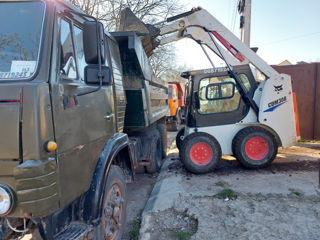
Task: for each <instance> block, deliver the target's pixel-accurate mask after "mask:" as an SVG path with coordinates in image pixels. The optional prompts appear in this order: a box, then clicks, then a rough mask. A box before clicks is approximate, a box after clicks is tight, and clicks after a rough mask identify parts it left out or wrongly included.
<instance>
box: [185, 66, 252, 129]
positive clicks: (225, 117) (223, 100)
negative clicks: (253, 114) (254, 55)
mask: <svg viewBox="0 0 320 240" xmlns="http://www.w3.org/2000/svg"><path fill="white" fill-rule="evenodd" d="M234 70H235V71H236V72H237V75H238V76H239V78H240V80H241V81H242V83H243V84H244V86H245V87H246V90H247V91H248V92H249V94H250V95H251V96H253V94H254V91H255V89H256V82H255V80H254V77H253V75H252V73H251V70H250V67H249V65H242V66H236V67H234ZM217 84H218V85H217ZM217 86H221V87H219V91H220V95H221V96H220V97H219V95H218V93H217V92H216V91H217V90H218V87H217ZM238 88H239V87H238V86H237V84H236V81H235V80H234V79H233V78H232V77H230V75H229V74H228V71H227V69H226V68H216V69H208V70H203V72H202V73H200V74H196V75H194V76H193V93H194V95H195V97H194V103H193V107H194V108H195V111H193V112H192V115H193V116H192V117H191V119H192V121H191V122H190V127H208V126H216V125H225V124H233V123H236V122H239V121H240V120H242V119H243V118H244V117H245V116H246V115H247V114H248V112H249V109H250V106H249V105H247V104H246V103H245V102H244V101H243V99H242V97H241V96H240V93H239V91H238ZM215 96H217V97H215ZM196 102H197V103H196ZM196 105H198V106H196Z"/></svg>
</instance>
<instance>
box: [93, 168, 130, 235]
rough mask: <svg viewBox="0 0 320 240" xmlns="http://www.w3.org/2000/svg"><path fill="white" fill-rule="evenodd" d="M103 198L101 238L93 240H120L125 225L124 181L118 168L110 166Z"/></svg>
mask: <svg viewBox="0 0 320 240" xmlns="http://www.w3.org/2000/svg"><path fill="white" fill-rule="evenodd" d="M105 184H106V186H105V190H104V196H103V208H102V209H103V210H102V211H103V212H102V221H101V224H100V226H101V228H102V229H101V230H102V231H98V232H97V233H99V232H101V233H102V234H103V237H102V236H95V238H94V239H105V240H110V239H112V240H113V239H114V240H121V238H122V234H123V231H124V226H125V223H126V206H127V201H126V191H127V189H126V180H125V176H124V173H123V171H122V169H121V168H120V167H119V166H116V165H111V168H110V170H109V173H108V179H107V182H106V183H105Z"/></svg>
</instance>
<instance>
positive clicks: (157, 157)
mask: <svg viewBox="0 0 320 240" xmlns="http://www.w3.org/2000/svg"><path fill="white" fill-rule="evenodd" d="M159 135H160V134H159V132H158V131H157V134H156V136H155V138H154V141H153V142H152V143H151V154H150V165H149V166H146V169H147V172H148V173H156V172H159V171H160V167H161V162H162V144H161V138H160V136H159Z"/></svg>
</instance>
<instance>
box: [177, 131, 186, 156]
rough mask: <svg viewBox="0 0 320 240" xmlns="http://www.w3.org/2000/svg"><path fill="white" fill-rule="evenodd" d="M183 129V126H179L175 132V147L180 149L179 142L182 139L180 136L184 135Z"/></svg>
mask: <svg viewBox="0 0 320 240" xmlns="http://www.w3.org/2000/svg"><path fill="white" fill-rule="evenodd" d="M184 129H185V127H183V128H181V129H180V130H179V132H178V133H177V136H176V145H177V148H178V149H179V151H180V148H181V143H182V141H183V140H182V139H181V136H182V135H184Z"/></svg>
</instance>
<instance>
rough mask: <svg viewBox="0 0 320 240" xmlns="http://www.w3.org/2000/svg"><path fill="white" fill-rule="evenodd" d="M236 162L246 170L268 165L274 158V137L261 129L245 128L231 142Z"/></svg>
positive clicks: (275, 153)
mask: <svg viewBox="0 0 320 240" xmlns="http://www.w3.org/2000/svg"><path fill="white" fill-rule="evenodd" d="M232 151H233V154H234V156H235V157H236V158H237V160H238V161H239V162H240V163H241V164H242V165H243V166H245V167H247V168H261V167H265V166H267V165H269V164H270V163H271V162H272V161H273V160H274V159H275V157H276V155H277V152H278V145H277V141H276V138H275V136H274V135H273V134H272V133H270V132H269V131H267V130H266V129H264V128H261V127H246V128H244V129H242V130H240V131H239V132H238V133H237V135H236V136H235V137H234V139H233V141H232Z"/></svg>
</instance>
